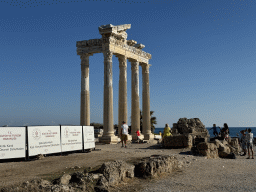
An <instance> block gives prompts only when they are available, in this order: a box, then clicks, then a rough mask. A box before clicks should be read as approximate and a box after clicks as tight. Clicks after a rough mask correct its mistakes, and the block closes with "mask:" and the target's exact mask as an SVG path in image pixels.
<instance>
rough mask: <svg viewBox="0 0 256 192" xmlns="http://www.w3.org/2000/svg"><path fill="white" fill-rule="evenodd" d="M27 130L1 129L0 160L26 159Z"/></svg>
mask: <svg viewBox="0 0 256 192" xmlns="http://www.w3.org/2000/svg"><path fill="white" fill-rule="evenodd" d="M25 142H26V128H25V127H1V128H0V159H10V158H25V157H26V143H25Z"/></svg>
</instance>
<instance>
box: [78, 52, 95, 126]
mask: <svg viewBox="0 0 256 192" xmlns="http://www.w3.org/2000/svg"><path fill="white" fill-rule="evenodd" d="M91 55H93V54H82V55H81V56H80V58H81V106H80V125H85V126H89V125H90V89H89V56H91Z"/></svg>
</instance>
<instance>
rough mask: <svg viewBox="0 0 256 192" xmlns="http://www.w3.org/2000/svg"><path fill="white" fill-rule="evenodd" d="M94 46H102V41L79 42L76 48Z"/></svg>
mask: <svg viewBox="0 0 256 192" xmlns="http://www.w3.org/2000/svg"><path fill="white" fill-rule="evenodd" d="M92 46H100V47H101V46H102V39H89V40H84V41H77V42H76V47H79V48H84V47H92Z"/></svg>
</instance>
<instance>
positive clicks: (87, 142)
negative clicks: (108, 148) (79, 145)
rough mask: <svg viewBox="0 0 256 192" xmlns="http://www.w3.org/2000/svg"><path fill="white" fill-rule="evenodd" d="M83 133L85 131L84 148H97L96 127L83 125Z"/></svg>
mask: <svg viewBox="0 0 256 192" xmlns="http://www.w3.org/2000/svg"><path fill="white" fill-rule="evenodd" d="M83 133H84V149H92V148H95V141H94V127H93V126H83Z"/></svg>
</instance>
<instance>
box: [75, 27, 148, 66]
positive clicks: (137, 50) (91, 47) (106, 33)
mask: <svg viewBox="0 0 256 192" xmlns="http://www.w3.org/2000/svg"><path fill="white" fill-rule="evenodd" d="M130 28H131V25H130V24H125V25H117V26H114V25H111V24H109V25H102V26H100V27H99V32H100V34H101V35H102V38H101V39H90V40H85V41H77V42H76V47H77V55H81V54H84V53H102V51H104V50H105V49H110V51H113V53H114V54H119V53H120V54H124V53H127V54H128V55H129V54H130V57H131V58H137V56H139V57H140V61H141V62H142V61H145V63H148V60H149V59H151V54H149V53H146V52H144V51H142V50H141V49H143V48H144V47H145V45H142V44H137V42H136V41H134V40H126V38H127V34H126V32H125V31H126V30H127V29H130ZM115 47H116V48H117V47H118V49H116V48H115Z"/></svg>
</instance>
